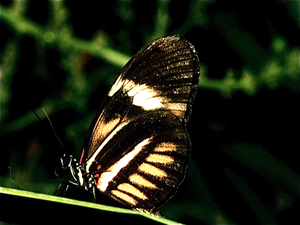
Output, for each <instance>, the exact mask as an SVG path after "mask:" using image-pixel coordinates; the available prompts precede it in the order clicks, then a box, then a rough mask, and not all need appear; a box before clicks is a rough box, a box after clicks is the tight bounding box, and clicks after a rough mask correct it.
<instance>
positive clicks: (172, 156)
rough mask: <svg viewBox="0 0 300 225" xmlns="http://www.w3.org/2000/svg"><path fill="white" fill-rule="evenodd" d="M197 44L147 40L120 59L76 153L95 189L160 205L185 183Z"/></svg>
mask: <svg viewBox="0 0 300 225" xmlns="http://www.w3.org/2000/svg"><path fill="white" fill-rule="evenodd" d="M199 73H200V67H199V59H198V56H197V54H196V51H195V49H194V47H193V46H192V45H191V44H190V43H189V42H187V41H185V40H182V39H181V38H180V37H179V36H169V37H165V38H160V39H157V40H154V41H152V42H151V43H149V44H148V45H146V46H145V47H144V48H142V49H141V50H140V51H139V52H138V53H137V54H136V55H135V56H133V58H132V59H131V60H130V61H129V62H128V63H127V64H126V65H125V67H124V68H123V69H122V71H121V72H120V74H119V76H118V78H117V79H116V81H115V82H114V84H113V85H112V88H111V90H110V91H109V93H108V96H107V98H106V100H105V101H104V103H103V104H102V106H101V107H100V109H99V111H98V113H97V114H96V116H95V118H94V120H93V122H92V124H91V126H90V129H89V132H88V135H87V138H86V140H85V144H84V149H83V153H82V156H81V158H80V162H79V163H80V165H81V168H83V169H84V172H85V173H87V174H88V173H94V174H95V175H94V178H95V185H96V187H97V188H98V190H100V191H102V192H104V193H106V194H107V195H108V196H111V197H112V198H114V199H116V200H118V201H120V202H121V203H123V204H125V205H128V206H130V207H132V208H143V209H152V208H157V207H159V206H160V205H162V204H163V203H164V202H165V201H167V200H168V199H169V198H170V197H171V196H172V195H173V194H174V193H175V192H176V190H177V188H178V186H179V184H180V183H181V182H182V180H183V178H184V175H185V171H186V168H187V164H188V160H189V155H190V141H189V138H188V134H187V132H186V128H185V126H186V123H187V121H188V119H189V116H190V113H191V107H192V103H193V101H194V98H195V95H196V90H197V86H198V80H199Z"/></svg>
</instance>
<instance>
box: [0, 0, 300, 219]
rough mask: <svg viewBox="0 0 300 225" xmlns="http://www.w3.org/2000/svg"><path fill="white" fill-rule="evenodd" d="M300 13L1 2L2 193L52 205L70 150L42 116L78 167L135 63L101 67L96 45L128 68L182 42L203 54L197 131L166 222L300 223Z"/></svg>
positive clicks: (253, 7)
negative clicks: (92, 127) (101, 113)
mask: <svg viewBox="0 0 300 225" xmlns="http://www.w3.org/2000/svg"><path fill="white" fill-rule="evenodd" d="M299 8H300V6H299V2H297V1H260V2H258V1H256V2H252V1H251V2H250V1H246V2H245V1H239V2H233V1H184V2H183V1H170V2H169V1H98V2H89V3H82V2H81V1H65V2H63V1H35V2H33V1H1V11H0V16H1V21H0V30H1V43H0V49H1V68H0V69H1V137H0V141H1V142H0V143H1V150H0V151H1V157H0V159H1V163H0V175H1V186H6V187H13V188H21V189H23V190H29V191H34V192H40V193H48V194H53V193H54V191H55V190H56V188H57V186H58V185H59V183H60V182H61V181H62V180H63V179H61V178H57V177H56V176H55V175H54V170H55V168H56V167H58V166H59V157H60V156H61V154H62V149H61V146H60V144H59V142H58V141H57V140H56V138H55V136H54V134H53V132H52V130H51V128H50V126H49V123H48V121H47V120H46V119H45V115H44V114H43V112H42V110H41V109H42V108H43V107H44V108H45V109H46V111H47V113H48V114H49V117H50V118H51V121H52V123H53V125H54V127H55V130H56V132H57V135H58V136H59V137H60V139H61V140H62V143H63V145H64V148H65V149H66V150H67V151H68V152H69V153H71V154H74V155H75V156H76V157H77V158H78V157H79V156H80V152H81V148H82V144H83V141H84V138H85V133H86V131H87V129H88V126H89V124H90V122H91V120H92V117H93V115H94V114H95V112H96V110H97V108H98V107H99V106H100V104H101V102H102V100H103V99H104V97H105V95H106V94H107V92H108V90H109V87H110V85H111V83H112V82H113V80H114V79H115V77H116V76H117V74H118V72H119V71H120V69H121V65H124V63H125V62H126V60H124V59H123V58H120V59H119V58H118V55H112V56H111V60H110V59H107V58H105V57H101V55H99V54H97V50H93V49H95V48H93V45H94V46H100V48H101V47H102V46H104V47H107V48H109V49H113V50H115V51H116V52H118V53H123V54H124V55H125V59H129V57H130V56H132V55H133V54H134V53H136V51H138V50H139V49H140V48H141V47H143V46H144V45H145V44H146V43H148V42H149V41H151V40H153V39H155V38H158V37H161V36H167V35H171V34H179V35H180V36H181V37H183V38H185V39H187V40H189V41H190V42H191V43H192V44H194V45H195V48H196V49H197V51H198V52H199V58H200V61H201V77H200V83H199V89H198V95H197V98H196V101H195V104H194V109H193V114H192V117H191V120H190V122H189V124H188V131H189V134H190V137H191V140H192V157H191V163H190V167H189V169H188V171H187V176H186V179H185V181H184V182H183V184H182V185H181V187H180V188H179V190H178V193H177V194H176V195H175V196H174V198H172V199H171V200H170V201H169V202H168V203H167V204H166V205H165V206H163V207H162V209H161V211H162V214H163V215H164V216H166V217H167V218H169V219H173V220H176V221H179V222H183V223H187V224H195V223H198V224H199V223H203V224H207V223H213V224H218V223H231V222H232V223H238V224H258V223H260V224H297V223H299V221H300V218H299V212H300V175H299V174H300V167H299V156H298V151H299V149H300V148H299V147H300V146H299V115H300V110H299V107H298V106H299V90H300V87H299V40H300V29H299V18H300V16H299ZM78 40H79V41H78ZM80 41H83V42H80ZM82 43H85V44H86V45H83V44H82ZM78 49H80V50H78ZM90 49H92V50H90ZM118 60H119V61H118ZM32 110H35V111H36V113H37V114H38V115H39V117H40V118H41V121H39V119H38V118H37V117H36V116H35V114H34V113H33V112H32Z"/></svg>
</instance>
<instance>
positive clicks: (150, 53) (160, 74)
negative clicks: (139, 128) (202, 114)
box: [81, 35, 200, 161]
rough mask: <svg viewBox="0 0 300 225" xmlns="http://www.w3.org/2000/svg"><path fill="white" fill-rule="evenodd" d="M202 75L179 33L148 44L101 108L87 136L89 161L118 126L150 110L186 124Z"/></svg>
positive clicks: (194, 55)
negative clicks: (165, 113) (170, 115)
mask: <svg viewBox="0 0 300 225" xmlns="http://www.w3.org/2000/svg"><path fill="white" fill-rule="evenodd" d="M199 75H200V65H199V59H198V55H197V52H196V50H195V48H194V46H193V45H192V44H190V43H189V42H188V41H186V40H183V39H181V38H180V37H179V36H177V35H173V36H168V37H163V38H159V39H157V40H154V41H152V42H150V43H149V44H147V45H146V46H145V47H144V48H142V49H141V50H140V51H139V52H138V53H136V54H135V55H134V56H133V57H132V59H131V60H129V62H128V63H127V64H126V65H125V66H124V68H123V69H122V71H121V72H120V74H119V76H118V77H117V79H116V80H115V82H114V84H113V85H112V87H111V90H110V91H109V93H108V96H107V98H106V100H105V102H104V103H103V104H102V107H100V109H99V110H98V112H97V114H96V116H95V117H94V119H93V122H92V123H91V125H90V128H89V131H88V133H87V137H86V139H85V144H84V150H83V155H82V157H81V161H84V160H88V159H89V158H90V157H91V156H92V155H93V154H94V153H95V151H96V150H97V149H98V148H99V146H100V145H101V144H102V143H103V141H104V140H105V139H106V138H107V137H108V136H109V135H110V134H111V132H113V130H114V129H116V128H117V126H118V125H119V124H120V123H122V122H124V121H125V120H128V119H132V118H134V117H136V116H139V115H141V114H143V113H148V112H151V111H158V110H160V111H164V110H166V111H170V112H172V113H173V114H174V115H175V116H177V117H178V118H179V120H180V121H181V122H182V123H183V124H184V125H185V124H186V123H187V122H188V120H189V117H190V115H191V111H192V104H193V102H194V99H195V96H196V92H197V87H198V82H199Z"/></svg>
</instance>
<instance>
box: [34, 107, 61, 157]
mask: <svg viewBox="0 0 300 225" xmlns="http://www.w3.org/2000/svg"><path fill="white" fill-rule="evenodd" d="M42 110H43V112H44V113H45V115H46V117H47V119H48V121H49V124H50V126H51V129H52V131H53V133H54V135H55V137H56V139H57V140H58V142H59V144H60V146H61V148H62V150H63V152H64V155H66V150H65V148H64V145H63V143H62V141H61V140H60V138H59V137H58V135H57V133H56V131H55V129H54V126H53V124H52V122H51V120H50V118H49V116H48V114H47V112H46V111H45V109H44V108H42ZM34 113H35V115H37V114H36V112H34ZM37 117H38V118H39V116H38V115H37ZM39 120H41V119H40V118H39Z"/></svg>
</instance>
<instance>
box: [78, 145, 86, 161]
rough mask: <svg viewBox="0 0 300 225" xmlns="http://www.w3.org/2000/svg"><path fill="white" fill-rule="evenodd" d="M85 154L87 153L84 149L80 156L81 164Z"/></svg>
mask: <svg viewBox="0 0 300 225" xmlns="http://www.w3.org/2000/svg"><path fill="white" fill-rule="evenodd" d="M84 153H85V149H84V148H83V149H82V153H81V156H80V160H79V164H82V159H83V155H84Z"/></svg>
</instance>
